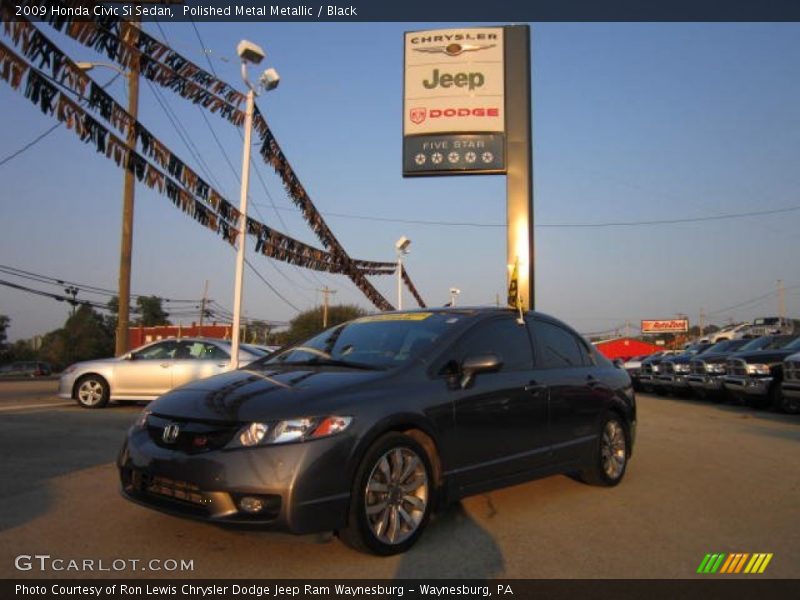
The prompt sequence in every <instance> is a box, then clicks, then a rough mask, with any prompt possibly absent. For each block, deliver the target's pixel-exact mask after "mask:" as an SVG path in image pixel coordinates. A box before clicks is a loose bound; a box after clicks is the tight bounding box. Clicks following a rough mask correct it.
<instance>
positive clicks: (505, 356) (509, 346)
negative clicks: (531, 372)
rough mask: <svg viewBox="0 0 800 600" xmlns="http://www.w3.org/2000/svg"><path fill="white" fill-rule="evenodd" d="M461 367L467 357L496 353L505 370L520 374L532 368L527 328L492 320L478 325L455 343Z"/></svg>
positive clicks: (506, 321)
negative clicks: (519, 372)
mask: <svg viewBox="0 0 800 600" xmlns="http://www.w3.org/2000/svg"><path fill="white" fill-rule="evenodd" d="M456 348H457V350H456V354H457V360H458V362H459V364H461V362H462V361H463V360H464V359H465V358H466V357H468V356H478V355H481V354H496V355H497V356H499V357H500V360H501V361H502V362H503V366H502V368H501V370H502V371H521V370H525V369H531V368H532V367H533V353H532V350H531V342H530V338H528V332H527V331H526V329H525V327H523V326H521V325H519V324H517V322H516V320H514V319H507V318H504V319H492V320H491V321H485V322H483V323H480V324H478V325H476V326H475V327H474V328H472V329H471V330H470V331H468V332H467V333H466V334H464V336H463V337H462V338H461V339H460V340H459V341H458V343H457V344H456Z"/></svg>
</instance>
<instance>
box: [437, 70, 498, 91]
mask: <svg viewBox="0 0 800 600" xmlns="http://www.w3.org/2000/svg"><path fill="white" fill-rule="evenodd" d="M484 81H485V79H484V77H483V73H456V74H455V75H452V74H450V73H441V74H440V73H439V69H434V70H433V74H432V75H431V79H430V80H428V79H423V80H422V85H424V86H425V87H426V88H427V89H429V90H432V89H434V88H437V87H443V88H449V87H453V86H455V87H460V88H463V87H465V88H467V89H469V90H470V91H472V90H474V89H475V88H479V87H482V86H483V82H484Z"/></svg>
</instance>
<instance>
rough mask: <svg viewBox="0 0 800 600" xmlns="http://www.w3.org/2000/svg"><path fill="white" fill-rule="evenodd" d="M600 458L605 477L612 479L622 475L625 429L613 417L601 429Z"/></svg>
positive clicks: (624, 455)
mask: <svg viewBox="0 0 800 600" xmlns="http://www.w3.org/2000/svg"><path fill="white" fill-rule="evenodd" d="M600 460H601V461H602V467H603V472H604V473H605V474H606V477H608V478H609V479H611V480H612V481H613V480H616V479H619V478H620V477H621V476H622V473H623V471H624V470H625V460H626V448H625V430H624V429H623V428H622V425H620V423H619V422H618V421H615V420H613V419H612V420H610V421H608V422H607V423H606V426H605V428H604V429H603V437H602V440H601V442H600Z"/></svg>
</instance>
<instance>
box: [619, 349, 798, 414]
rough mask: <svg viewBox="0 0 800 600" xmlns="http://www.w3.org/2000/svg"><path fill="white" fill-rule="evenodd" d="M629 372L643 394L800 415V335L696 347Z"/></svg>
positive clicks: (646, 361) (648, 361)
mask: <svg viewBox="0 0 800 600" xmlns="http://www.w3.org/2000/svg"><path fill="white" fill-rule="evenodd" d="M627 364H631V363H626V365H627ZM626 369H627V370H628V373H629V374H630V375H631V379H632V380H633V382H634V386H635V387H636V388H637V389H641V390H644V391H648V392H655V393H656V394H660V395H663V394H676V395H691V394H694V395H695V396H698V397H700V398H708V399H711V400H714V401H717V402H721V401H725V400H729V401H735V402H739V403H742V404H747V405H749V406H752V407H754V408H773V409H775V410H780V411H783V412H787V413H792V414H797V413H800V334H795V333H791V334H779V335H765V336H761V337H758V338H755V339H733V340H724V341H721V342H717V343H716V344H711V343H709V342H703V343H696V344H692V345H690V346H687V347H686V348H685V349H684V350H683V351H679V352H675V351H672V352H669V351H668V352H659V353H657V354H653V355H651V356H648V357H645V358H643V359H641V361H640V364H639V367H638V368H636V367H633V365H632V366H631V368H627V366H626Z"/></svg>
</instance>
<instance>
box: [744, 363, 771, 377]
mask: <svg viewBox="0 0 800 600" xmlns="http://www.w3.org/2000/svg"><path fill="white" fill-rule="evenodd" d="M747 374H748V375H769V365H763V364H759V363H755V364H752V365H747Z"/></svg>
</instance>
